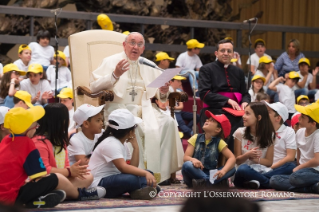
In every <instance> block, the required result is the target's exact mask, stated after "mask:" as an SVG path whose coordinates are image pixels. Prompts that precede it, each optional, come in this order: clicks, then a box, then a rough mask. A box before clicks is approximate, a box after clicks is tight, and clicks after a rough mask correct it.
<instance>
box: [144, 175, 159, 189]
mask: <svg viewBox="0 0 319 212" xmlns="http://www.w3.org/2000/svg"><path fill="white" fill-rule="evenodd" d="M145 178H146V182H147V185H148V186H151V187H154V188H156V185H157V183H156V179H155V177H154V176H153V175H152V174H151V173H149V172H148V171H146V174H145Z"/></svg>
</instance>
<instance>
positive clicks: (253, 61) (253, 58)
mask: <svg viewBox="0 0 319 212" xmlns="http://www.w3.org/2000/svg"><path fill="white" fill-rule="evenodd" d="M263 56H267V57H269V59H271V60H272V58H271V57H270V56H269V55H268V54H266V53H264V55H263ZM250 58H251V65H252V66H254V67H255V72H256V71H257V68H258V66H259V59H260V57H258V55H257V54H256V53H254V54H252V55H251V56H250ZM247 65H249V58H248V60H247Z"/></svg>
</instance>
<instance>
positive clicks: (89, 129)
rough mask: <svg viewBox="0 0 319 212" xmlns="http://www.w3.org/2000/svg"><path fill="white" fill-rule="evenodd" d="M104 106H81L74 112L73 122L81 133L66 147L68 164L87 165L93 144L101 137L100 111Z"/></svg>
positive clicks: (101, 119) (101, 118) (75, 135)
mask: <svg viewBox="0 0 319 212" xmlns="http://www.w3.org/2000/svg"><path fill="white" fill-rule="evenodd" d="M103 108H104V105H101V106H99V107H94V106H92V105H89V104H83V105H81V106H80V107H78V108H77V110H76V111H75V112H74V115H73V120H74V121H75V123H76V124H77V127H81V129H82V130H81V131H79V132H78V133H76V134H74V135H73V136H72V137H71V139H70V145H69V146H68V152H69V160H70V164H71V165H72V164H74V163H76V162H77V161H79V160H81V162H80V165H87V164H88V163H89V157H90V155H91V153H92V150H93V147H94V144H95V143H96V142H97V139H98V138H99V137H100V136H101V132H102V128H103V115H102V113H101V112H102V110H103Z"/></svg>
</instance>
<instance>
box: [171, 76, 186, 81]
mask: <svg viewBox="0 0 319 212" xmlns="http://www.w3.org/2000/svg"><path fill="white" fill-rule="evenodd" d="M173 79H175V80H186V77H183V76H179V75H176V76H174V77H173Z"/></svg>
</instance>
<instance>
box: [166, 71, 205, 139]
mask: <svg viewBox="0 0 319 212" xmlns="http://www.w3.org/2000/svg"><path fill="white" fill-rule="evenodd" d="M182 80H186V77H182V76H178V75H177V76H175V77H173V79H171V81H170V82H169V84H170V88H169V89H170V92H179V90H177V89H179V88H180V87H181V86H182ZM183 108H184V104H183V102H176V106H175V110H174V112H175V117H176V120H177V123H178V127H179V129H180V131H181V132H182V133H184V135H186V136H187V137H191V136H192V135H193V129H192V127H193V113H190V112H185V111H183ZM184 120H185V121H188V124H187V125H186V123H185V121H184ZM198 122H199V115H198V114H196V124H197V123H198Z"/></svg>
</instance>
